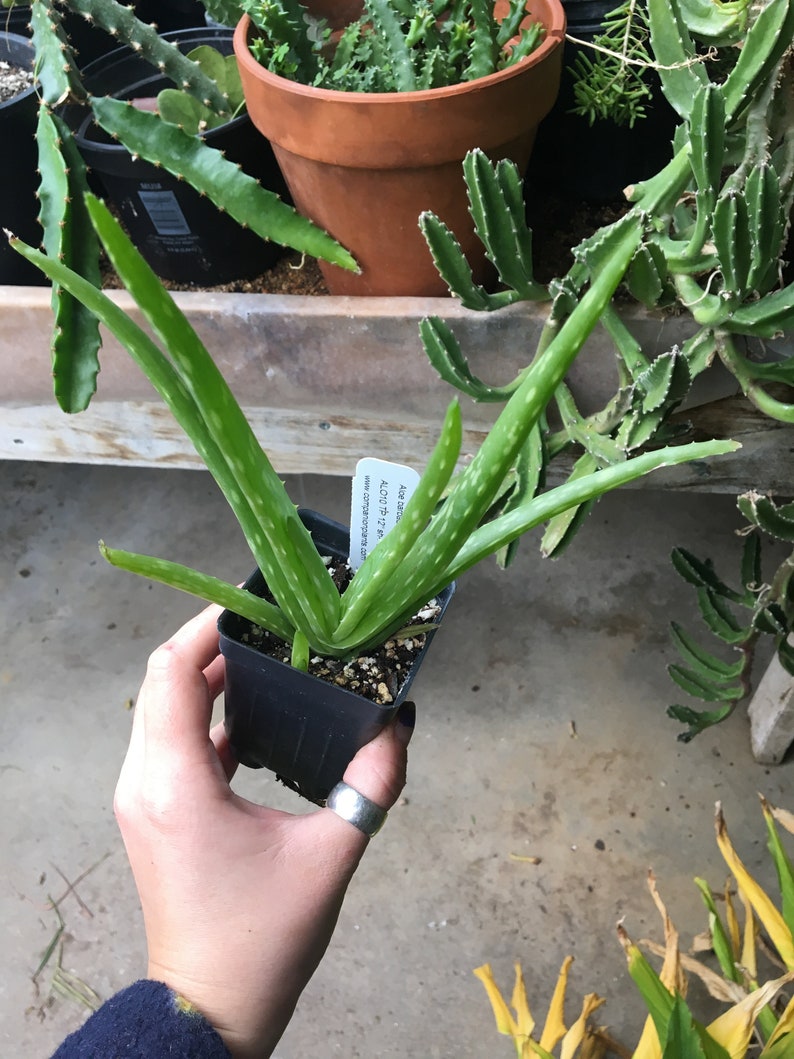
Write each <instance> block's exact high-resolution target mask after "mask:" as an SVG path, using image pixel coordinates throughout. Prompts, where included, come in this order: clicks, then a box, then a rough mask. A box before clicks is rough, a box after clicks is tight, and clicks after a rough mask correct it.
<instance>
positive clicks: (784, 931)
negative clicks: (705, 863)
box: [715, 802, 794, 969]
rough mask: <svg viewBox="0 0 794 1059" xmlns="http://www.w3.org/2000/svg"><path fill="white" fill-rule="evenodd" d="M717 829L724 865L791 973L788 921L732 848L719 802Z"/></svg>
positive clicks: (793, 955) (793, 953) (793, 954)
mask: <svg viewBox="0 0 794 1059" xmlns="http://www.w3.org/2000/svg"><path fill="white" fill-rule="evenodd" d="M715 826H716V830H717V845H718V846H719V848H720V853H722V856H723V858H724V860H725V863H726V864H727V865H728V867H729V868H730V870H731V871H732V872H733V874H734V877H735V878H736V882H737V883H738V885H739V888H740V890H742V891H743V892H744V894H745V895H746V897H747V899H748V901H749V902H750V904H751V905H752V906H753V909H754V911H755V914H756V915H757V916H758V918H759V920H760V921H761V923H762V924H763V926H764V928H765V929H766V932H767V933H768V934H769V937H770V938H771V940H772V944H773V945H774V946H775V948H776V949H777V951H778V954H779V956H780V958H781V960H782V961H783V963H784V964H785V965H786V967H788V968H790V969H791V968H794V939H792V937H791V931H790V930H789V929H788V927H787V926H786V921H785V920H784V919H783V916H782V915H781V914H780V912H778V910H777V908H775V905H774V904H773V902H772V901H771V899H770V898H769V897H768V896H767V894H766V893H765V892H764V890H763V889H762V888H761V887H760V886H759V885H758V883H757V882H756V881H755V879H754V878H753V877H752V875H750V873H749V872H748V870H747V868H745V866H744V864H743V863H742V861H741V859H740V858H739V856H738V854H737V853H736V851H735V849H734V848H733V845H732V844H731V841H730V839H729V838H728V831H727V827H726V825H725V817H724V816H723V815H722V807H721V805H720V803H719V802H717V815H716V820H715Z"/></svg>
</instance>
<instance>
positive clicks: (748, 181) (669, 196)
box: [421, 0, 794, 738]
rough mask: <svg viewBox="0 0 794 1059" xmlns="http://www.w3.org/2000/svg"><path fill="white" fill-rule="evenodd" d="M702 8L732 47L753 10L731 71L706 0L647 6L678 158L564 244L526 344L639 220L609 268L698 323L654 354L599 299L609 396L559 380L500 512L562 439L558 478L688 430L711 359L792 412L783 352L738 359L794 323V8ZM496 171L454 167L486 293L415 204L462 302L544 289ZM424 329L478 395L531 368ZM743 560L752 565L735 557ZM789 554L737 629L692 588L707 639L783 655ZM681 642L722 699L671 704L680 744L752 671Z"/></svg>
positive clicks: (775, 2) (575, 525)
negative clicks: (712, 53)
mask: <svg viewBox="0 0 794 1059" xmlns="http://www.w3.org/2000/svg"><path fill="white" fill-rule="evenodd" d="M710 6H712V7H713V8H714V18H713V19H712V21H711V23H710V29H709V33H710V34H711V36H713V35H714V34H720V33H722V34H724V35H725V36H726V37H727V38H728V39H731V40H733V39H734V37H735V36H736V34H737V33H738V27H739V26H740V25H742V26H744V22H745V20H746V19H748V20H749V22H748V24H747V26H746V27H745V28H744V29H743V31H742V32H743V38H742V46H741V48H733V49H732V51H731V52H730V58H731V59H732V61H733V65H732V66H731V67H730V69H729V70H728V72H727V76H726V75H725V66H724V65H723V66H722V68H721V73H720V74H719V75H717V78H715V80H713V81H712V80H711V78H710V76H709V66H708V65H707V64H704V63H702V62H700V61H698V53H697V46H698V44H697V40H696V39H695V37H696V33H695V30H696V29H697V28H700V27H701V18H702V17H704V16H705V14H706V13H707V12H706V10H705V8H704V7H703V5H702V4H700V0H674V2H673V3H670V2H668V0H649V2H648V16H649V24H650V31H651V45H652V49H653V54H654V59H655V63H656V65H657V66H659V67H660V71H659V72H660V76H661V79H662V85H663V88H664V91H665V93H666V95H667V97H668V99H669V100H670V102H671V103H672V104H673V106H674V107H675V109H676V110H677V111H678V113H679V115H680V116H681V124H680V126H679V129H678V130H677V132H676V136H675V139H674V145H673V155H672V158H671V160H670V161H669V162H668V164H667V165H666V166H665V167H664V168H663V169H662V170H661V171H660V172H659V173H657V174H656V175H655V176H653V177H651V178H650V179H648V180H646V181H644V182H642V183H639V184H637V185H635V186H634V187H633V188H631V189H629V190H628V192H627V197H628V199H629V208H628V212H627V214H626V216H625V217H624V218H623V219H622V220H621V221H619V222H617V224H616V225H611V226H607V227H606V228H603V229H601V230H600V231H599V232H597V233H596V234H595V235H594V236H592V237H590V238H588V239H586V240H584V241H583V242H582V243H581V244H580V245H579V246H577V247H576V248H574V259H575V264H574V265H573V267H572V268H571V270H570V271H569V273H568V274H567V275H566V276H563V277H560V278H558V279H556V280H554V281H552V282H551V283H550V284H549V286H548V295H549V296H550V297H551V304H550V307H549V311H548V315H547V318H546V323H545V327H544V330H543V333H542V336H541V339H540V344H539V350H538V353H542V351H543V350H544V349H545V348H547V347H548V346H549V345H553V344H554V343H555V342H556V340H557V337H558V336H559V334H560V333H561V331H562V330H563V329H564V328H565V326H566V323H567V321H569V320H570V319H571V318H572V317H573V316H575V315H576V314H577V312H578V310H579V308H580V306H581V304H582V300H583V298H584V297H586V296H587V294H586V292H587V291H588V288H590V289H592V287H593V286H595V285H597V284H598V283H599V282H600V278H601V277H602V276H603V274H604V272H605V270H609V269H611V268H613V267H614V266H615V265H616V263H617V255H618V254H619V249H618V248H619V246H620V240H619V231H620V229H621V227H625V226H631V225H635V226H637V230H638V231H639V233H640V234H639V237H638V239H637V244H636V248H635V251H634V254H633V256H632V257H631V258H630V260H629V261H628V262H625V266H626V267H623V265H620V266H619V267H620V268H623V275H622V277H621V278H622V279H623V280H624V281H625V283H626V285H627V286H628V288H629V290H630V291H631V293H632V294H633V295H634V296H635V297H636V298H637V299H638V300H640V301H641V302H642V303H643V304H645V305H647V306H648V307H651V308H654V307H666V306H668V305H674V304H675V303H676V302H677V303H678V305H679V306H681V307H683V309H684V310H686V311H688V312H689V314H690V315H691V317H692V319H693V320H694V321H695V323H696V324H697V325H698V329H697V330H696V332H695V334H694V335H693V336H692V337H691V338H690V339H688V340H687V341H686V342H685V343H684V345H683V347H682V348H681V349H680V350H678V349H674V350H670V351H668V352H667V353H666V354H664V355H662V356H661V357H659V358H658V359H657V360H656V361H655V362H654V364H652V365H649V364H648V362H647V360H646V358H645V357H644V356H643V354H642V351H641V350H640V348H639V344H638V343H637V341H636V339H635V338H634V337H633V335H632V334H631V332H630V330H629V328H628V327H627V325H626V324H625V323H624V322H623V321H622V320H621V318H620V316H619V315H618V313H617V311H616V309H615V308H614V306H606V307H605V310H604V312H603V313H602V316H601V323H602V325H603V327H604V329H605V330H606V331H607V333H608V334H609V336H610V338H611V339H612V341H613V343H614V347H615V353H616V365H617V384H616V390H615V394H614V396H613V398H611V399H610V401H609V402H608V403H607V404H606V406H605V407H604V408H602V409H601V410H599V411H597V412H596V413H594V414H592V415H590V416H586V417H585V416H582V415H581V414H580V412H579V410H578V409H577V408H576V405H575V403H574V401H573V398H572V395H571V394H570V392H569V391H568V390H567V388H566V387H565V386H564V385H560V386H558V388H557V391H556V393H555V398H554V400H555V403H556V406H557V412H558V415H559V418H560V420H561V427H560V428H559V429H558V430H556V431H555V432H549V431H548V430H546V431H545V432H544V435H543V441H544V446H543V448H542V449H541V448H538V447H537V446H536V452H541V459H542V461H543V467H542V468H541V471H540V473H539V474H535V475H533V476H526V475H522V474H520V473H519V456H520V455H521V453H520V450H519V453H518V455H517V456H516V457H515V458H514V461H513V464H512V466H511V467H510V468H509V469H508V472H507V474H506V476H505V480H504V483H503V488H502V490H501V491H499V493H498V501H497V503H496V508H495V513H496V514H497V515H498V514H499V513H500V512H502V511H504V510H506V509H507V508H508V507H510V508H516V507H517V508H518V509H520V508H521V506H522V504H523V503H527V502H530V501H531V502H532V503H533V504H537V503H538V501H539V499H540V498H541V497H542V494H540V496H539V495H538V488H539V482H542V481H543V479H544V475H545V469H546V466H547V465H548V464H549V463H550V462H551V461H552V460H553V459H554V458H555V457H556V456H557V455H559V454H560V453H562V452H563V451H565V450H570V449H573V450H574V453H575V459H574V463H573V468H572V470H571V472H570V474H569V478H568V482H569V483H571V484H573V483H576V482H578V481H579V480H581V479H582V477H586V476H588V475H590V474H592V473H594V472H595V471H596V469H597V468H599V467H602V468H609V470H614V468H615V467H616V466H620V463H621V461H622V460H625V459H626V458H627V457H631V456H632V454H633V453H636V452H637V451H639V450H641V449H642V447H644V446H646V445H648V444H649V443H654V444H659V443H660V442H662V441H667V440H669V439H670V438H671V437H673V436H674V434H675V432H676V431H681V430H685V429H686V426H685V424H683V425H681V426H678V427H675V428H673V427H672V426H671V424H670V415H671V413H672V412H673V411H674V410H675V409H676V408H677V407H678V406H679V405H680V403H681V401H682V400H683V399H684V397H685V396H686V394H687V393H688V391H689V388H690V385H691V383H692V381H693V380H694V379H695V378H696V377H697V376H698V375H699V374H700V373H701V372H703V371H705V370H706V369H707V368H708V367H709V366H710V365H711V364H712V363H714V361H715V360H721V361H722V363H723V364H724V365H725V366H726V367H727V368H728V370H729V371H731V372H732V373H733V375H734V376H735V377H736V379H737V381H738V382H739V384H740V386H741V388H742V390H743V392H744V394H745V395H746V396H747V398H748V399H749V400H750V401H751V402H753V404H755V405H756V407H757V408H758V409H759V410H761V411H762V412H764V413H765V414H766V415H769V416H771V417H773V418H775V419H778V420H780V421H782V422H787V423H792V422H794V403H792V402H790V401H787V400H786V399H784V398H781V397H780V396H779V394H777V393H771V392H770V390H769V388H770V386H771V385H772V384H778V383H783V384H785V385H786V386H788V387H791V386H792V385H794V357H789V358H787V359H784V360H773V359H769V360H764V359H758V358H757V356H755V355H754V357H753V358H750V357H748V356H747V355H746V354H745V353H744V351H743V348H742V343H743V342H744V341H745V340H746V339H748V338H752V339H761V340H763V339H769V338H772V337H774V336H775V335H777V334H779V333H781V332H784V331H786V330H790V329H791V328H793V327H794V284H789V285H788V286H783V285H782V284H781V281H780V273H781V268H782V264H781V255H782V254H783V252H784V248H785V244H786V238H787V235H788V230H789V220H788V219H789V216H790V212H791V205H792V201H793V200H794V140H792V137H791V131H790V130H791V126H792V123H794V67H792V63H791V50H790V49H791V40H792V37H793V36H794V2H792V0H766V3H764V4H763V5H761V6H760V7H758V8H756V9H755V10H753V11H751V10H750V8H749V6H748V5H746V4H744V2H743V0H741V2H740V0H737V3H735V4H733V3H730V4H722V3H720V4H718V5H710ZM693 8H697V11H698V16H697V17H692V18H690V14H691V10H692V9H693ZM720 20H721V21H720ZM718 23H719V25H718ZM720 26H721V27H722V28H721V29H720ZM690 29H691V30H692V33H690ZM701 31H702V30H701ZM507 165H508V163H499V168H495V167H492V166H490V165H489V163H488V162H487V160H486V159H485V158H484V156H482V155H479V156H476V157H471V158H469V159H467V162H466V167H465V175H466V181H467V186H468V187H469V194H470V198H471V201H472V214H473V216H474V217H475V220H476V223H477V231H478V234H479V236H480V239H481V241H482V242H483V244H484V245H485V246H486V247H487V252H488V255H489V257H490V258H491V260H492V261H493V262H494V264H495V265H496V267H497V269H498V271H499V274H500V279H501V281H502V289H500V290H499V291H498V292H496V293H491V292H489V291H486V290H484V289H483V288H480V287H477V286H476V285H475V284H474V283H473V282H472V279H471V272H470V270H469V269H468V268H467V266H466V265H465V262H464V260H463V257H462V254H461V253H460V249H459V247H458V246H457V244H456V243H455V240H454V236H453V234H452V233H449V232H448V231H447V230H446V229H445V228H444V226H443V225H442V224H441V223H440V222H439V221H438V219H437V218H435V217H433V216H432V215H426V216H423V218H422V220H421V227H422V230H423V232H424V234H425V238H426V240H427V243H428V245H429V247H430V249H431V252H432V254H433V257H434V259H435V261H436V264H437V266H438V268H439V271H440V272H441V274H442V276H443V277H444V279H445V280H446V282H447V284H448V286H449V287H450V290H451V292H452V293H453V294H454V295H455V296H457V297H458V298H459V299H460V300H461V302H462V303H463V304H464V305H466V306H468V307H469V308H472V309H476V310H480V311H492V310H498V309H499V308H500V307H502V306H503V305H509V304H513V303H514V302H517V301H522V300H527V299H532V300H535V299H538V298H540V297H542V296H543V290H542V288H541V289H540V290H539V289H538V285H537V284H536V283H535V282H534V280H533V272H532V261H531V232H530V231H529V230H528V229H527V227H526V225H525V223H524V220H523V215H522V214H521V211H520V210H518V209H516V207H515V202H514V201H513V200H512V199H511V197H510V195H509V194H507V193H506V188H507V187H508V182H507V180H506V171H500V169H501V167H505V166H507ZM421 334H422V339H423V342H424V345H425V351H426V353H427V355H428V357H429V359H430V361H431V363H432V364H433V365H434V366H435V367H436V369H437V371H438V372H439V374H440V375H441V376H442V378H444V379H445V380H446V381H448V382H450V383H451V384H452V385H453V386H455V387H457V388H458V389H459V390H461V391H462V392H463V393H466V394H467V395H468V396H470V397H473V398H474V399H475V400H478V401H495V402H500V401H507V400H510V399H512V397H513V395H514V393H515V392H516V390H517V389H518V388H519V387H520V386H521V385H523V380H524V378H525V376H526V373H527V372H530V371H531V368H530V367H527V368H526V369H525V370H524V372H521V373H519V375H518V378H517V379H516V380H513V381H511V382H507V383H499V382H496V381H490V380H488V381H486V380H484V379H481V378H477V377H475V376H474V375H473V374H472V372H471V371H470V369H469V367H468V364H467V360H466V356H465V352H464V350H462V349H461V347H460V344H459V342H458V341H457V338H456V336H455V334H454V331H453V330H452V329H451V328H450V327H449V326H448V325H446V324H444V323H442V322H441V321H439V320H436V319H429V320H425V321H423V322H422V325H421ZM537 355H538V354H536V356H537ZM598 473H604V471H603V470H602V471H599V472H598ZM748 504H749V502H748V501H747V500H746V499H745V498H742V499H741V500H740V507H742V510H746V513H747V514H748V517H750V518H752V520H753V521H754V522H756V524H759V523H758V519H765V520H766V525H767V526H768V527H770V531H771V532H774V529H773V527H774V528H776V529H777V531H778V532H780V533H782V531H783V529H784V528H787V527H788V525H789V520H790V519H791V518H792V517H794V516H792V513H791V512H790V511H789V509H788V508H785V509H783V510H782V512H779V513H778V514H779V517H774V513H773V510H772V508H773V507H774V505H773V504H772V501H769V500H766V501H764V502H761V503H755V504H754V505H752V506H751V507H749V506H748ZM770 505H772V506H770ZM590 506H592V505H588V504H585V505H582V507H581V508H574V507H570V508H569V509H567V510H566V511H564V512H562V513H561V514H559V515H557V516H555V517H554V518H552V519H551V520H550V521H549V523H548V525H547V526H546V529H545V533H544V535H543V538H542V541H541V549H542V551H543V552H544V554H548V555H557V554H559V553H560V551H561V550H562V549H563V548H564V547H566V546H567V544H569V543H570V541H571V539H572V538H573V537H574V535H575V533H576V532H577V531H578V529H579V528H580V526H581V525H582V523H583V520H584V516H585V515H586V514H587V511H588V510H589V507H590ZM493 514H494V512H491V515H493ZM677 554H678V559H680V553H677ZM748 563H749V559H746V562H745V565H747V564H748ZM790 563H791V560H787V561H786V562H785V563H784V564H783V565H782V566H781V568H780V569H779V571H778V572H777V574H776V575H775V576H774V577H773V578H772V583H773V584H774V585H776V586H777V587H776V588H775V590H774V593H773V596H774V599H772V598H769V599H768V598H767V597H766V596H764V597H763V598H762V599H761V598H759V597H758V595H757V594H756V595H754V596H752V598H750V596H747V597H746V598H745V597H743V600H744V604H743V605H745V606H748V607H750V608H751V610H752V614H751V618H750V620H749V622H740V621H738V619H736V618H735V616H733V615H732V614H731V612H730V608H729V606H728V605H727V603H726V601H725V599H724V598H723V596H722V595H721V590H720V589H719V586H717V585H715V584H714V583H712V582H711V581H709V580H708V578H706V579H705V580H704V581H703V583H702V584H699V594H700V595H699V599H700V605H701V612H702V614H703V617H704V619H705V620H706V622H707V624H708V625H709V626H710V628H711V630H712V632H714V633H715V634H716V635H718V636H721V638H722V639H724V640H727V641H729V642H732V643H735V644H738V645H740V646H741V648H742V650H743V651H745V652H746V659H747V660H748V661H747V666H749V659H750V657H751V655H752V648H753V645H754V643H755V640H756V638H757V636H758V635H760V633H761V632H763V631H766V632H768V633H769V634H771V635H774V636H775V638H776V641H775V642H776V647H777V650H778V652H779V653H780V655H781V659H782V658H783V657H784V656H785V657H786V658H787V659H789V660H790V659H791V654H792V652H791V648H790V647H789V646H788V644H787V640H786V634H787V632H788V631H789V630H790V629H791V628H792V622H793V621H794V615H792V612H791V609H790V603H788V602H785V606H784V598H783V597H784V596H785V598H786V600H787V599H788V595H790V592H789V590H788V586H789V584H790V574H789V568H790ZM704 577H705V575H704ZM747 583H748V582H745V584H747ZM720 584H721V583H720ZM758 584H759V585H760V578H759V581H758ZM743 591H746V589H745V590H743ZM787 593H788V595H786V594H787ZM734 602H735V600H734ZM787 607H788V608H789V609H788V610H787V609H786V608H787ZM676 636H677V640H676V642H677V644H678V647H679V650H681V651H682V652H683V653H685V654H687V655H688V658H689V662H688V664H687V665H685V666H684V667H683V669H682V668H680V667H679V668H678V669H674V670H673V671H672V674H673V676H674V678H678V679H679V683H682V684H684V685H685V686H686V687H687V689H688V690H690V691H693V692H694V693H695V694H698V693H700V692H703V693H704V694H706V696H709V695H710V696H711V697H712V699H713V701H715V702H718V703H719V704H720V705H718V706H717V707H715V708H714V709H712V710H710V711H706V713H701V714H698V713H696V712H695V711H694V710H691V709H689V708H685V707H680V706H679V707H675V708H674V709H673V711H672V713H673V715H674V716H676V717H677V718H678V719H679V720H682V721H684V722H685V723H686V724H687V725H688V726H689V728H688V731H687V732H686V733H685V738H689V737H691V734H692V733H694V732H695V731H699V730H700V729H702V728H703V727H706V726H708V725H709V724H711V723H715V722H716V721H718V720H720V719H722V718H723V717H726V716H728V715H729V713H730V712H731V710H732V709H733V708H734V706H735V703H736V701H738V699H739V698H741V697H742V696H743V695H744V694H745V693H746V691H747V688H748V686H749V684H748V680H749V669H748V668H747V667H746V666H745V665H743V666H742V667H740V669H739V670H736V667H735V666H733V667H730V666H729V670H724V667H723V664H722V663H721V662H720V661H718V660H716V661H715V660H714V659H713V657H711V656H709V657H706V655H704V654H701V655H700V656H699V657H700V665H699V667H698V666H696V665H695V661H694V660H695V658H697V657H698V651H697V649H696V648H695V647H694V645H693V642H692V641H691V639H685V636H684V634H683V633H682V632H681V630H680V628H679V629H678V631H677V633H676ZM709 674H710V675H709ZM698 689H699V690H698Z"/></svg>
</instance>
